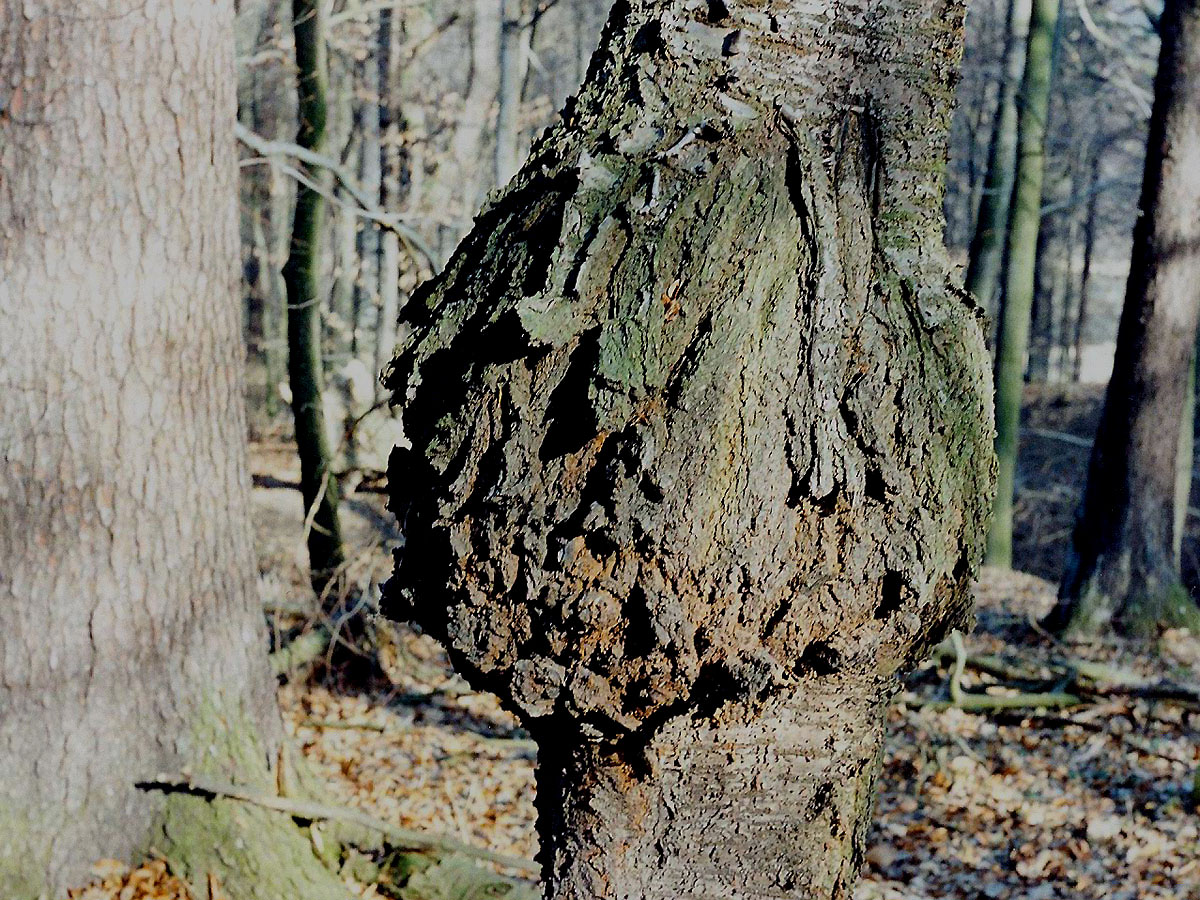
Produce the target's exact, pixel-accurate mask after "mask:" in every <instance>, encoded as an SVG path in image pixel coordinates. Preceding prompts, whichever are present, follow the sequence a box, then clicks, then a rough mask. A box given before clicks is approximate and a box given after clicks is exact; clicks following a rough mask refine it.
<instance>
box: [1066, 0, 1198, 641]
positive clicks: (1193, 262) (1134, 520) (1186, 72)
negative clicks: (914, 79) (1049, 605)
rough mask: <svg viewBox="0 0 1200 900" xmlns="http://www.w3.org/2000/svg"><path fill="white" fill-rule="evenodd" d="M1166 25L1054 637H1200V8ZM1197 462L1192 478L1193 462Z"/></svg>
mask: <svg viewBox="0 0 1200 900" xmlns="http://www.w3.org/2000/svg"><path fill="white" fill-rule="evenodd" d="M1159 28H1160V32H1161V34H1162V41H1163V43H1162V51H1161V55H1160V57H1159V65H1158V77H1157V79H1156V81H1155V89H1154V111H1153V114H1152V115H1151V119H1150V136H1149V141H1148V143H1147V152H1146V168H1145V174H1144V176H1143V181H1142V201H1141V210H1142V216H1141V218H1139V219H1138V223H1137V227H1136V229H1135V231H1134V241H1133V259H1132V262H1131V268H1130V275H1129V282H1128V285H1127V287H1126V293H1125V306H1124V308H1123V310H1122V313H1121V323H1120V326H1119V329H1118V333H1117V351H1116V359H1115V362H1114V366H1113V374H1112V379H1111V380H1110V381H1109V384H1108V392H1107V394H1106V395H1105V402H1104V413H1103V415H1102V416H1101V421H1100V427H1099V430H1098V432H1097V434H1096V442H1095V445H1094V447H1093V450H1092V459H1091V463H1090V466H1089V469H1088V482H1087V489H1086V492H1085V495H1084V501H1083V508H1082V510H1081V512H1080V516H1079V520H1078V523H1077V524H1076V527H1075V533H1074V539H1073V543H1072V553H1071V556H1070V558H1069V560H1068V564H1067V569H1066V572H1065V573H1064V575H1063V581H1062V585H1061V589H1060V592H1059V593H1060V601H1059V606H1058V607H1057V609H1055V611H1054V612H1053V613H1052V615H1051V624H1052V625H1054V626H1055V627H1057V628H1061V629H1064V630H1067V631H1070V632H1074V633H1081V634H1094V633H1097V632H1099V631H1102V630H1104V629H1106V628H1108V627H1110V626H1115V627H1116V628H1118V629H1119V630H1122V631H1126V632H1130V633H1133V634H1137V635H1146V636H1148V635H1153V634H1155V633H1157V632H1158V631H1159V629H1161V628H1167V627H1172V626H1189V627H1193V628H1196V627H1200V610H1198V609H1197V608H1196V605H1195V604H1194V603H1193V601H1192V600H1191V598H1190V597H1189V596H1188V593H1187V591H1186V589H1185V588H1184V586H1183V584H1182V581H1181V579H1180V573H1179V543H1178V540H1177V534H1176V532H1177V529H1178V528H1179V527H1180V524H1181V521H1182V519H1181V518H1179V517H1177V516H1176V500H1177V497H1176V494H1177V491H1178V490H1179V487H1178V486H1177V481H1178V468H1179V466H1180V462H1181V460H1180V456H1181V453H1182V452H1184V450H1183V448H1190V441H1187V442H1185V441H1181V440H1180V427H1179V424H1180V421H1181V419H1182V418H1183V415H1184V411H1185V409H1187V408H1188V406H1189V393H1190V386H1189V381H1190V379H1191V372H1192V366H1193V354H1194V348H1195V342H1196V326H1197V317H1198V315H1200V304H1198V303H1197V300H1196V285H1197V284H1198V283H1200V220H1198V218H1197V211H1198V210H1200V180H1198V179H1197V178H1196V172H1197V167H1198V166H1200V2H1197V0H1168V2H1167V4H1166V7H1165V8H1164V11H1163V15H1162V19H1161V20H1160V25H1159ZM1190 425H1191V423H1190V421H1189V422H1188V423H1187V425H1186V426H1185V427H1187V429H1188V431H1189V432H1190V430H1191V429H1190ZM1184 465H1186V467H1187V469H1188V470H1189V471H1190V469H1191V463H1190V460H1188V461H1187V462H1186V463H1184ZM1188 483H1190V478H1189V479H1188ZM1185 502H1186V501H1185Z"/></svg>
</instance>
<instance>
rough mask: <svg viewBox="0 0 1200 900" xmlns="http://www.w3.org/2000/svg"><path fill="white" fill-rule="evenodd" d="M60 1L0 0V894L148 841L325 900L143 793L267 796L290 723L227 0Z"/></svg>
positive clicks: (291, 875)
mask: <svg viewBox="0 0 1200 900" xmlns="http://www.w3.org/2000/svg"><path fill="white" fill-rule="evenodd" d="M70 12H71V14H70V15H65V14H64V9H63V5H62V4H61V3H57V2H38V0H26V2H22V3H15V2H2V3H0V84H2V85H4V88H3V89H2V90H3V91H5V92H6V96H5V99H6V101H8V102H6V104H5V108H6V112H5V114H3V115H0V171H3V173H4V177H3V179H0V231H2V233H3V234H4V235H5V239H4V240H3V241H2V242H0V360H2V361H3V362H2V368H3V380H4V389H3V390H0V450H2V451H3V459H4V465H3V466H0V498H3V504H4V514H3V515H2V516H0V896H3V897H5V898H6V900H34V898H39V897H46V896H56V897H57V896H62V892H63V890H64V888H65V887H67V886H68V885H71V884H72V883H76V884H77V883H79V882H80V881H82V880H84V879H86V878H87V873H88V871H89V868H90V866H91V865H92V863H94V862H95V861H96V860H98V859H101V858H108V857H116V858H119V859H129V858H131V857H135V858H140V857H141V855H142V854H145V853H148V852H149V851H150V850H151V848H154V849H156V850H158V851H161V852H163V853H165V854H166V855H167V856H168V858H169V859H170V861H171V864H172V866H173V868H175V869H176V870H177V871H179V872H181V873H182V874H183V875H184V876H185V877H186V878H188V879H189V880H190V881H191V882H192V884H193V885H200V884H203V883H204V879H205V877H206V876H207V874H208V873H212V874H214V875H216V876H218V878H219V879H220V882H221V884H222V885H223V886H224V888H225V890H227V891H228V892H229V894H230V895H231V896H235V897H238V898H239V900H243V898H244V900H294V898H296V897H305V898H336V897H344V896H345V894H344V892H343V890H342V888H341V886H340V884H339V883H338V881H337V879H336V878H334V877H333V876H332V875H331V874H329V873H326V872H325V871H324V869H323V868H322V867H321V866H320V865H319V864H318V863H317V862H316V860H315V858H314V857H313V854H312V847H311V844H310V840H309V837H308V836H307V835H306V834H303V833H302V832H301V831H300V830H298V829H296V828H295V827H294V826H293V825H292V824H291V821H290V820H289V819H288V818H287V817H284V816H280V815H278V814H275V813H269V812H267V811H265V810H263V811H260V810H254V809H247V808H245V807H244V806H241V805H234V804H232V803H229V802H213V803H209V802H207V801H206V800H204V799H201V798H198V797H191V796H185V795H180V794H173V795H165V794H163V793H160V792H155V791H149V790H142V789H140V788H139V787H138V782H140V781H145V780H148V779H153V778H154V777H155V776H156V775H158V774H159V773H168V774H175V775H178V774H179V773H182V772H185V771H191V772H193V773H195V774H197V775H207V776H210V777H217V778H221V779H223V780H226V781H235V782H239V783H243V784H246V785H249V786H250V787H251V788H252V789H255V790H269V789H270V788H271V785H272V784H273V782H274V773H272V772H271V771H270V770H269V768H268V760H273V759H275V756H276V752H277V750H278V747H279V744H280V741H281V739H282V733H283V730H282V723H281V721H280V717H279V713H278V710H277V709H276V707H275V700H274V686H273V681H272V679H271V677H270V674H269V671H268V668H267V664H266V657H265V634H264V630H263V627H262V612H261V609H260V608H259V606H258V597H257V591H256V588H255V580H254V573H255V562H254V553H253V545H252V535H251V530H250V522H249V515H248V500H249V496H248V494H249V492H248V475H247V468H246V456H245V450H244V447H245V416H244V406H243V397H242V390H243V352H242V342H241V334H240V327H239V324H240V316H239V313H238V310H239V303H238V286H237V271H238V266H237V259H238V223H237V214H236V208H235V198H236V191H237V185H236V173H237V168H236V164H235V155H234V147H233V125H234V115H235V84H234V66H233V58H232V50H233V31H232V12H233V8H232V3H231V2H229V0H219V2H211V3H194V2H183V0H176V2H169V0H145V2H141V3H138V4H134V5H131V6H129V7H128V8H125V9H124V10H123V12H122V14H121V15H113V14H112V8H111V7H109V6H108V5H107V4H102V3H90V2H85V3H76V4H73V5H72V6H71V10H70ZM63 48H70V52H69V53H64V52H63ZM10 91H11V92H12V93H8V92H10ZM13 97H16V98H18V99H17V101H13V100H12V99H11V98H13ZM97 223H102V227H98V224H97Z"/></svg>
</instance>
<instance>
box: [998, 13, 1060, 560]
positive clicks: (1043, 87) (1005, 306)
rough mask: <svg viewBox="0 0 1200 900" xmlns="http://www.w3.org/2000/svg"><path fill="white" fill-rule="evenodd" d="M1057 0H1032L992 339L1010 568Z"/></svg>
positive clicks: (1004, 539)
mask: <svg viewBox="0 0 1200 900" xmlns="http://www.w3.org/2000/svg"><path fill="white" fill-rule="evenodd" d="M1057 20H1058V0H1033V7H1032V13H1031V15H1030V19H1029V37H1028V40H1027V42H1026V47H1025V74H1024V75H1023V76H1022V79H1021V111H1020V115H1019V116H1018V124H1017V133H1018V140H1017V142H1018V154H1017V168H1016V177H1015V179H1014V182H1013V198H1012V203H1011V204H1010V207H1009V217H1008V235H1007V239H1006V244H1005V253H1004V258H1005V273H1004V292H1003V296H1002V298H1001V307H1000V328H999V335H998V338H997V341H996V456H997V458H998V460H999V463H1000V468H999V472H998V478H997V482H996V506H995V510H994V511H993V514H992V526H991V530H990V531H989V533H988V545H987V561H988V562H989V563H990V564H992V565H995V566H1004V567H1008V566H1011V565H1012V510H1013V491H1014V488H1015V481H1016V472H1017V449H1018V444H1019V441H1020V428H1021V396H1022V393H1023V391H1024V388H1025V354H1026V351H1027V350H1028V348H1029V324H1030V312H1031V307H1032V305H1033V282H1034V269H1035V266H1036V262H1037V241H1038V230H1039V227H1040V224H1041V212H1042V209H1041V207H1042V179H1043V176H1044V174H1045V165H1046V150H1045V141H1046V116H1047V113H1048V112H1049V109H1050V82H1051V77H1052V74H1053V69H1054V35H1055V31H1056V23H1057Z"/></svg>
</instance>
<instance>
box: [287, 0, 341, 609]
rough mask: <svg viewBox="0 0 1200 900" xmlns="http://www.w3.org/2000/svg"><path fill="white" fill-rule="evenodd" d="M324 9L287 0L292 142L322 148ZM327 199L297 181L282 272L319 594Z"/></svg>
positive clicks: (332, 508)
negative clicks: (294, 122) (294, 81)
mask: <svg viewBox="0 0 1200 900" xmlns="http://www.w3.org/2000/svg"><path fill="white" fill-rule="evenodd" d="M323 20H324V12H323V5H322V4H321V2H320V0H292V28H293V31H294V32H295V35H296V64H297V68H298V70H299V74H298V76H297V77H298V87H299V100H300V103H299V116H300V129H299V132H298V134H297V136H296V143H297V144H299V145H300V146H301V147H304V148H306V149H308V150H315V151H317V152H322V151H323V150H324V144H325V112H326V66H325V28H324V24H323ZM307 174H308V177H309V179H310V180H311V181H313V182H315V183H316V184H317V185H318V186H319V187H322V189H325V188H327V186H328V183H329V175H328V173H327V172H325V171H323V170H320V169H314V168H312V167H308V169H307ZM324 219H325V198H324V197H323V196H321V191H319V190H316V189H314V188H313V187H310V186H308V185H304V184H301V185H299V186H297V188H296V213H295V218H294V220H293V223H292V240H291V246H290V250H289V253H288V259H287V262H286V263H285V264H284V267H283V278H284V281H285V282H286V283H287V295H288V315H287V333H288V381H289V383H290V385H291V389H292V415H293V416H294V418H295V422H296V449H297V451H298V452H299V454H300V492H301V495H302V496H303V498H304V510H305V524H306V527H307V532H308V533H307V535H306V539H307V542H308V563H309V574H310V577H311V579H312V585H313V589H314V590H315V591H316V592H317V594H318V595H323V594H325V592H326V588H327V587H328V585H329V583H330V581H331V579H333V578H334V576H335V575H336V574H337V572H338V570H339V569H340V568H341V566H342V564H343V562H345V551H344V549H343V547H342V533H341V524H340V522H339V519H338V484H337V479H336V478H334V476H333V473H332V471H331V468H330V467H331V464H332V460H333V454H332V453H331V451H330V447H329V435H328V433H327V430H326V425H325V408H324V402H323V399H322V393H323V390H324V382H325V376H324V371H323V364H322V361H321V306H322V298H323V296H324V295H323V293H322V291H321V278H320V267H321V237H322V234H323V228H324Z"/></svg>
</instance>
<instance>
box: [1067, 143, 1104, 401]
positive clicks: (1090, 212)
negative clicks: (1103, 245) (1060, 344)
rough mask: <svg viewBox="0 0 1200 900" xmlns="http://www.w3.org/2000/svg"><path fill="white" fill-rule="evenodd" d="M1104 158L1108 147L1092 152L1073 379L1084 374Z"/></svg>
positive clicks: (1076, 322) (1076, 321)
mask: <svg viewBox="0 0 1200 900" xmlns="http://www.w3.org/2000/svg"><path fill="white" fill-rule="evenodd" d="M1103 160H1104V147H1103V146H1101V147H1098V148H1097V149H1096V151H1095V153H1094V154H1093V156H1092V165H1091V173H1090V175H1089V176H1088V201H1087V212H1086V213H1085V214H1084V219H1083V262H1082V263H1081V264H1080V269H1079V305H1078V309H1077V311H1076V313H1075V333H1074V336H1073V338H1072V345H1073V356H1072V360H1071V374H1072V380H1074V381H1076V382H1078V381H1079V380H1080V378H1081V377H1082V375H1083V349H1084V343H1083V342H1084V337H1085V335H1086V334H1087V325H1088V314H1089V313H1090V312H1091V294H1092V260H1093V257H1094V256H1095V251H1096V233H1097V229H1098V228H1099V227H1100V223H1099V214H1100V190H1099V184H1100V170H1101V169H1100V167H1101V164H1102V162H1103Z"/></svg>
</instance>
